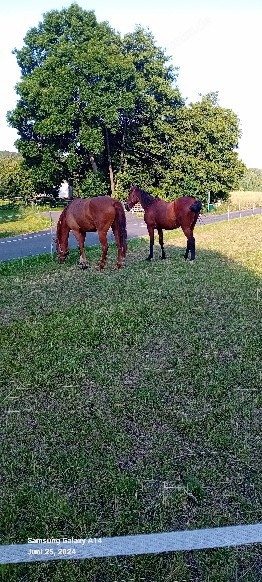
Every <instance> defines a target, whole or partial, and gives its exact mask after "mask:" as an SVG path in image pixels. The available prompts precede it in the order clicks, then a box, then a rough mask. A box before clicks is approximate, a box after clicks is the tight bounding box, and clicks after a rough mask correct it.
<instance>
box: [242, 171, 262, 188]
mask: <svg viewBox="0 0 262 582" xmlns="http://www.w3.org/2000/svg"><path fill="white" fill-rule="evenodd" d="M239 189H240V190H253V191H259V192H262V169H258V168H249V169H247V170H246V171H245V172H244V174H243V176H242V178H241V180H240V182H239Z"/></svg>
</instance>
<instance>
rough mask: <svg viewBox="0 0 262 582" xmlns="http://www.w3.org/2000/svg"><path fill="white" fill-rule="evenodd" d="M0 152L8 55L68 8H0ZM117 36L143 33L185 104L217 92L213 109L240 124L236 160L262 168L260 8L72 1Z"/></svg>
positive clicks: (235, 3) (8, 99)
mask: <svg viewBox="0 0 262 582" xmlns="http://www.w3.org/2000/svg"><path fill="white" fill-rule="evenodd" d="M2 3H3V4H4V6H3V7H2V6H1V21H0V79H1V88H0V150H9V151H15V149H16V148H15V146H14V142H15V140H16V139H17V137H18V136H17V133H16V131H15V130H14V129H12V128H9V127H8V125H7V122H6V113H7V111H8V110H11V109H13V108H14V107H15V105H16V101H17V95H16V92H15V84H16V83H17V82H18V81H19V78H20V69H19V67H18V65H17V63H16V58H15V56H14V55H12V50H13V49H14V48H18V49H19V48H21V47H22V46H23V38H24V36H25V34H26V33H27V31H28V29H29V28H31V27H32V26H37V25H38V23H39V22H40V21H41V20H42V17H43V14H44V13H45V12H49V11H50V10H52V9H57V10H61V9H62V8H63V7H68V6H70V4H72V1H71V0H69V1H67V0H61V1H59V0H23V1H21V0H10V1H9V2H7V1H5V2H4V0H1V4H2ZM78 4H79V5H80V6H81V7H82V8H84V9H85V10H94V11H95V14H96V18H97V20H98V21H104V20H106V21H108V22H109V24H110V25H111V27H112V28H114V29H115V30H117V31H119V32H120V33H121V34H125V33H127V32H132V31H133V30H134V28H135V26H136V25H137V24H140V25H142V26H143V27H144V28H147V29H149V30H150V31H151V32H152V33H153V35H154V38H155V41H156V43H157V44H158V46H161V47H162V48H165V49H166V54H167V55H169V56H171V57H172V63H173V65H174V66H175V67H179V73H178V79H177V85H178V87H179V89H180V91H181V93H182V96H183V97H184V98H187V103H188V104H189V103H191V102H195V101H197V100H199V98H200V94H202V95H204V94H206V93H208V92H210V91H218V96H219V104H220V105H221V106H222V107H227V108H230V109H232V110H233V111H234V112H235V113H236V114H237V115H238V117H239V119H240V127H241V131H242V137H241V139H240V142H239V150H238V151H239V157H240V159H242V160H243V162H244V163H245V164H246V165H247V167H249V168H262V148H261V145H260V143H261V137H262V115H261V108H262V75H261V57H262V34H261V31H262V0H227V1H226V0H209V1H208V0H195V1H194V0H157V1H156V0H130V2H124V1H123V0H121V1H120V0H110V1H109V0H82V1H81V0H79V1H78Z"/></svg>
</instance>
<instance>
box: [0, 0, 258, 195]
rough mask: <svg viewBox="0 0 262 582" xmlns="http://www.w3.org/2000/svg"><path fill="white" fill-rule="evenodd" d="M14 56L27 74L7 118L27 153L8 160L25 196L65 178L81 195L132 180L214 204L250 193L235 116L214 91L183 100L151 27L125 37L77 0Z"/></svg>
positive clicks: (123, 188) (122, 191)
mask: <svg viewBox="0 0 262 582" xmlns="http://www.w3.org/2000/svg"><path fill="white" fill-rule="evenodd" d="M14 53H15V55H16V58H17V62H18V65H19V67H20V70H21V80H20V82H19V83H18V84H17V87H16V90H17V94H18V102H17V106H16V108H15V109H14V110H13V111H11V112H9V113H8V120H9V124H10V125H11V126H12V127H14V128H16V129H17V131H18V134H19V139H18V140H17V142H16V146H17V149H18V151H19V153H20V154H21V156H22V159H21V160H20V159H18V158H15V159H13V160H12V159H11V158H10V159H9V158H8V164H9V166H10V168H11V167H13V168H14V164H18V165H19V168H20V170H21V172H22V182H23V180H25V176H26V177H27V180H28V182H27V188H25V192H26V195H28V194H29V192H31V191H34V192H41V193H42V192H45V193H52V194H54V195H56V194H57V192H58V188H59V186H60V184H61V182H62V181H63V180H67V181H68V182H69V184H71V185H72V186H73V188H74V193H75V194H76V195H79V196H92V195H97V194H111V195H113V196H116V197H118V198H123V197H125V196H126V193H127V189H128V188H129V187H130V184H131V183H136V184H138V185H139V186H141V187H142V188H144V189H146V190H149V191H150V192H152V193H153V194H159V195H161V196H162V197H165V198H166V199H172V198H174V197H176V196H181V195H183V194H193V195H197V196H198V197H199V198H202V200H203V201H204V202H206V200H207V193H208V192H210V195H211V201H217V200H226V199H227V197H228V194H229V192H230V191H232V190H233V189H236V188H238V187H240V188H241V187H243V184H244V185H245V187H246V189H252V188H251V187H250V183H251V182H252V180H251V179H250V180H249V181H248V179H247V175H248V176H249V172H250V171H246V169H245V166H244V164H243V163H242V162H241V161H240V160H239V159H238V154H237V147H238V141H239V137H240V135H241V132H240V123H239V119H238V118H237V116H236V114H235V113H234V112H233V111H232V110H230V109H225V108H223V107H220V106H219V103H218V95H217V93H210V94H208V95H204V96H201V97H200V100H199V101H198V102H197V103H194V104H186V103H185V99H184V98H183V97H182V95H181V93H180V91H179V89H178V86H177V69H176V68H175V67H173V66H172V65H171V64H170V59H169V57H167V56H166V54H165V52H164V50H163V49H161V48H160V47H158V46H157V45H156V43H155V40H154V38H153V36H152V34H151V33H150V32H149V31H148V30H144V29H142V28H141V27H137V28H136V29H135V31H134V32H132V33H129V34H126V35H125V36H123V37H121V36H120V34H118V33H117V32H115V31H114V30H113V29H112V28H111V27H110V26H109V24H108V23H106V22H98V21H97V20H96V17H95V14H94V12H93V11H86V10H83V9H82V8H80V7H79V6H78V5H77V4H73V5H71V6H70V7H69V8H67V9H63V10H61V11H58V10H53V11H51V12H49V13H47V14H45V16H44V17H43V20H42V22H40V23H39V24H38V26H37V27H35V28H32V29H30V30H29V31H28V33H27V34H26V36H25V38H24V46H23V48H22V49H21V50H16V49H15V50H14ZM5 164H7V161H6V160H5ZM12 164H13V166H12ZM0 165H1V168H2V165H3V164H2V158H1V164H0ZM6 167H7V166H6ZM252 172H253V173H254V175H256V176H257V178H258V174H257V173H256V172H257V171H256V170H252ZM0 173H1V174H2V169H0ZM252 175H253V174H252ZM0 180H1V185H0V193H1V195H2V191H3V189H4V188H6V187H7V182H6V181H3V182H2V178H1V177H0ZM5 180H6V179H5ZM249 182H250V183H249ZM252 183H254V184H255V181H254V180H253V182H252ZM256 183H257V182H256ZM15 184H16V180H15ZM23 187H24V186H23ZM254 188H255V185H254ZM256 189H257V186H256Z"/></svg>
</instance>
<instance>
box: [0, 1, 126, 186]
mask: <svg viewBox="0 0 262 582" xmlns="http://www.w3.org/2000/svg"><path fill="white" fill-rule="evenodd" d="M14 52H15V54H16V57H17V62H18V64H19V66H20V69H21V72H22V78H21V81H20V82H19V83H18V85H17V93H18V95H19V97H20V99H19V101H18V104H17V106H16V108H15V110H14V111H12V112H10V113H9V115H8V119H9V123H10V125H12V126H13V127H15V128H16V129H17V130H18V132H19V135H20V139H19V140H18V141H17V147H18V150H19V152H20V153H21V154H22V155H23V157H24V159H25V161H26V163H27V165H28V166H29V167H34V181H35V185H36V188H37V189H38V190H39V191H43V190H45V191H48V190H49V189H51V190H53V186H58V185H59V184H60V183H61V181H62V179H66V180H68V181H69V182H74V184H80V185H81V187H82V190H83V191H85V189H86V188H88V189H89V190H91V193H92V192H93V193H97V192H98V191H99V192H100V193H106V192H107V190H108V183H107V176H109V178H110V183H111V191H112V190H113V169H112V161H111V152H110V139H109V134H111V133H112V134H114V133H115V132H116V131H117V129H118V127H119V124H120V123H121V119H122V116H123V115H124V114H126V112H129V111H131V110H132V108H133V106H134V96H133V85H134V79H135V68H134V66H133V64H132V61H131V59H129V58H127V57H126V55H124V54H123V51H122V45H121V38H120V36H119V35H118V34H116V33H115V32H114V31H113V30H112V29H111V28H110V26H109V25H108V24H107V23H98V22H97V20H96V17H95V15H94V13H93V12H87V11H85V10H82V9H81V8H80V7H79V6H77V5H76V4H73V5H72V6H71V7H70V8H68V9H63V10H61V11H60V12H59V11H56V10H55V11H51V12H49V13H47V14H46V15H45V16H44V18H43V22H41V23H40V24H39V25H38V27H37V28H32V29H31V30H29V32H28V33H27V35H26V37H25V39H24V47H23V48H22V49H21V50H15V51H14ZM89 193H90V192H89Z"/></svg>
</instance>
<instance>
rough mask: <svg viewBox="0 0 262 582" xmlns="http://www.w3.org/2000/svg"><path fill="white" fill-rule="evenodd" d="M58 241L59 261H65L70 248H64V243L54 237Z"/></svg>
mask: <svg viewBox="0 0 262 582" xmlns="http://www.w3.org/2000/svg"><path fill="white" fill-rule="evenodd" d="M54 241H55V243H56V252H57V260H58V262H59V263H64V262H65V259H66V257H67V256H68V255H69V249H68V247H67V248H63V245H62V244H61V243H60V242H59V240H58V238H54Z"/></svg>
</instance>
